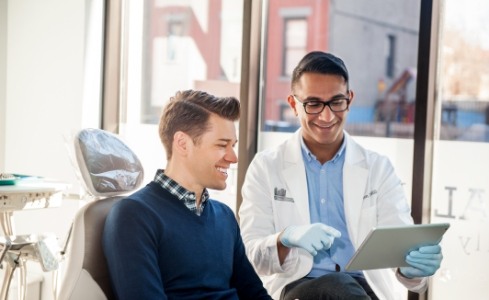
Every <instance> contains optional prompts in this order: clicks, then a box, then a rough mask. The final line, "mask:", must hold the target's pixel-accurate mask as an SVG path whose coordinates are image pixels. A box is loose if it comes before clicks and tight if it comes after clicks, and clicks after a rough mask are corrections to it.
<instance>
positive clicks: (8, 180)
mask: <svg viewBox="0 0 489 300" xmlns="http://www.w3.org/2000/svg"><path fill="white" fill-rule="evenodd" d="M0 175H1V176H0V185H14V184H16V183H17V182H19V181H20V180H24V179H31V178H39V177H37V176H31V175H23V174H10V173H0ZM6 175H9V176H6ZM4 177H5V178H4Z"/></svg>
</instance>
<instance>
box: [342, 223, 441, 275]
mask: <svg viewBox="0 0 489 300" xmlns="http://www.w3.org/2000/svg"><path fill="white" fill-rule="evenodd" d="M448 227H450V224H449V223H437V224H417V225H402V226H388V227H375V228H373V229H372V230H370V233H369V234H368V235H367V237H366V238H365V240H364V241H363V242H362V244H361V245H360V247H359V248H358V249H357V251H356V252H355V254H354V255H353V257H352V258H351V259H350V261H349V262H348V264H347V265H346V267H345V269H346V270H347V271H353V270H369V269H382V268H397V267H404V266H408V265H407V264H406V261H405V259H406V255H407V254H408V253H409V252H410V251H412V250H414V249H417V248H419V247H420V246H425V245H435V244H438V243H439V242H440V241H441V239H442V237H443V234H444V233H445V232H446V231H447V229H448Z"/></svg>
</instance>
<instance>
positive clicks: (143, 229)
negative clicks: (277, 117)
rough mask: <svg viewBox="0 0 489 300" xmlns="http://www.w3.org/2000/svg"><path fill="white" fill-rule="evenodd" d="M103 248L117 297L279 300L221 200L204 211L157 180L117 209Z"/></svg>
mask: <svg viewBox="0 0 489 300" xmlns="http://www.w3.org/2000/svg"><path fill="white" fill-rule="evenodd" d="M103 247H104V253H105V256H106V258H107V263H108V266H109V272H110V276H111V280H112V287H113V289H114V292H115V294H116V296H117V299H130V300H134V299H158V300H162V299H271V297H270V296H269V295H268V294H267V292H266V290H265V289H264V288H263V284H262V282H261V280H260V279H259V277H258V276H257V275H256V273H255V271H254V270H253V267H252V266H251V264H250V262H249V261H248V258H247V257H246V255H245V249H244V245H243V241H242V240H241V235H240V231H239V227H238V224H237V222H236V219H235V216H234V214H233V212H232V211H231V209H229V207H227V206H226V205H224V204H222V203H220V202H217V201H214V200H209V201H208V202H207V203H206V206H205V209H204V211H203V212H202V214H201V215H200V216H198V215H196V214H195V213H193V212H191V211H190V210H189V209H188V208H187V207H186V206H185V205H184V204H183V203H182V202H181V201H180V200H178V199H177V198H176V197H175V196H173V195H172V194H170V193H169V192H168V191H166V190H165V189H163V188H162V187H161V186H160V185H158V184H156V183H154V182H151V183H149V184H148V185H147V186H146V187H144V188H143V189H141V190H140V191H138V192H136V193H134V194H133V195H131V196H129V197H127V198H125V199H123V200H121V201H120V202H119V203H117V204H115V206H114V207H113V208H112V210H111V211H110V213H109V215H108V217H107V220H106V223H105V229H104V236H103Z"/></svg>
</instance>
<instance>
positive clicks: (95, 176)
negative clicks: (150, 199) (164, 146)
mask: <svg viewBox="0 0 489 300" xmlns="http://www.w3.org/2000/svg"><path fill="white" fill-rule="evenodd" d="M74 144H75V156H76V161H77V163H78V167H79V169H80V174H81V177H82V179H83V181H84V184H85V187H86V189H87V191H88V192H89V193H90V194H92V195H93V196H104V197H109V196H115V195H121V194H124V193H127V192H130V191H133V190H136V189H137V188H138V187H139V185H140V184H141V182H142V181H143V178H144V171H143V167H142V164H141V162H140V161H139V158H138V157H137V156H136V154H135V153H134V152H133V151H132V150H131V149H129V147H128V146H127V145H126V144H125V143H124V142H122V141H121V140H120V139H119V138H118V137H117V136H116V135H115V134H113V133H111V132H108V131H105V130H101V129H93V128H87V129H82V130H81V131H79V132H78V133H77V134H76V136H75V141H74Z"/></svg>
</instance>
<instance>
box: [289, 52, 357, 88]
mask: <svg viewBox="0 0 489 300" xmlns="http://www.w3.org/2000/svg"><path fill="white" fill-rule="evenodd" d="M304 73H319V74H330V75H339V76H341V77H343V78H344V79H345V82H346V86H347V89H348V90H349V89H350V88H349V78H348V70H347V68H346V65H345V63H344V62H343V60H341V58H339V57H337V56H334V55H333V54H331V53H326V52H322V51H312V52H309V53H308V54H306V55H305V56H304V57H303V58H302V59H301V61H300V62H299V64H298V65H297V66H296V67H295V68H294V71H293V72H292V82H291V88H292V90H293V89H294V87H295V85H296V84H297V83H298V82H299V79H300V78H301V76H302V75H303V74H304Z"/></svg>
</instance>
